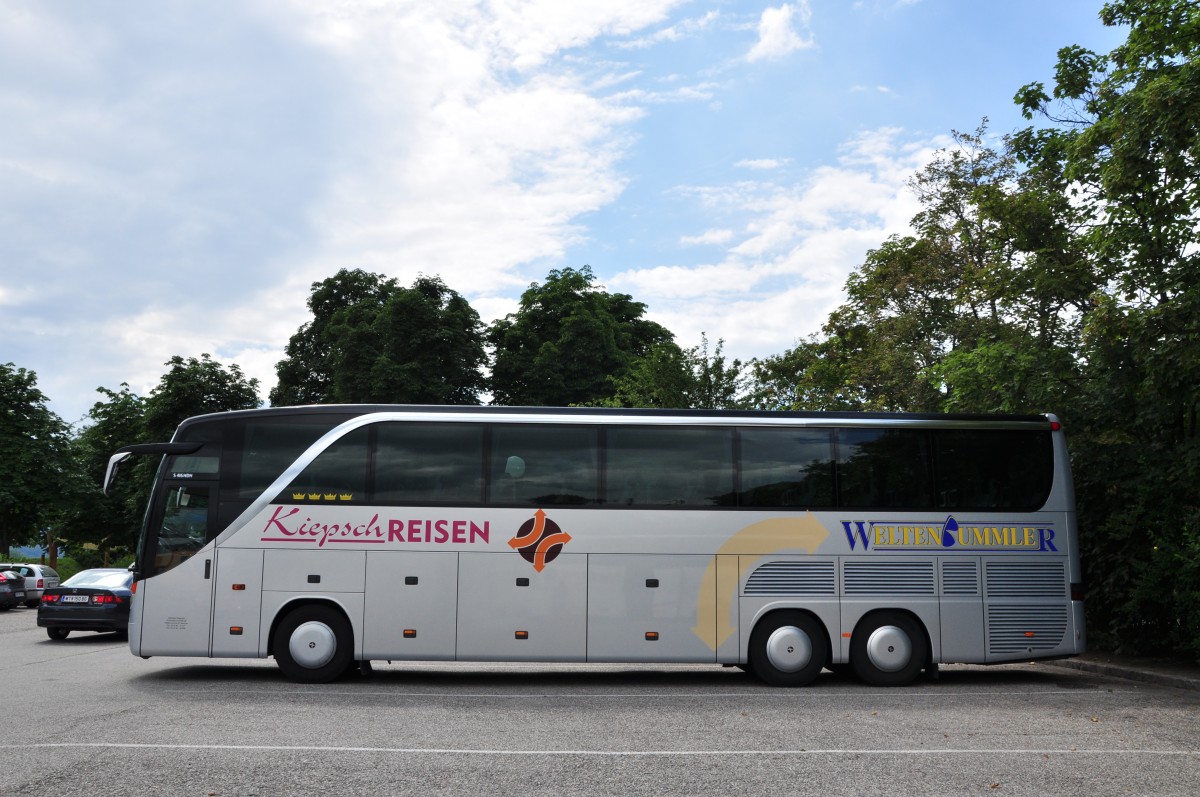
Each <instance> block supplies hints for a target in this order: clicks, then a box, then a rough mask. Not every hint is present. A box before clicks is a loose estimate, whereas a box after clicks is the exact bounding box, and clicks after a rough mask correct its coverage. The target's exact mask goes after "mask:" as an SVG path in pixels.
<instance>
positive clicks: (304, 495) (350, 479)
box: [279, 427, 370, 504]
mask: <svg viewBox="0 0 1200 797" xmlns="http://www.w3.org/2000/svg"><path fill="white" fill-rule="evenodd" d="M369 431H370V430H369V428H367V427H364V428H362V429H355V430H354V431H353V432H349V433H348V434H346V435H344V436H342V437H341V438H339V439H338V440H335V441H334V442H333V443H332V444H330V446H329V447H328V448H326V449H325V450H324V451H322V452H321V453H320V454H318V455H317V458H316V459H314V460H313V461H312V462H310V463H309V464H308V467H306V468H305V469H304V470H303V471H301V473H300V475H299V476H297V477H296V478H295V479H293V480H292V483H291V484H289V485H288V487H287V489H286V490H284V491H283V493H282V494H281V495H280V496H279V501H280V503H320V504H332V503H349V502H351V501H356V502H359V503H361V502H363V501H365V500H366V495H367V464H368V454H367V435H368V432H369Z"/></svg>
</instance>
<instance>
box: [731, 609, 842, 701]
mask: <svg viewBox="0 0 1200 797" xmlns="http://www.w3.org/2000/svg"><path fill="white" fill-rule="evenodd" d="M828 658H829V639H828V637H826V636H825V629H824V628H822V627H821V624H820V623H818V622H817V621H816V620H815V619H813V617H812V616H811V615H809V614H805V613H804V612H798V611H782V612H773V613H772V614H769V615H767V616H766V617H764V618H763V619H762V620H760V621H759V622H758V625H756V626H754V632H753V633H752V634H750V669H751V670H752V671H753V672H754V674H755V675H756V676H758V678H759V679H760V680H762V681H763V682H764V683H767V684H770V685H771V686H804V685H805V684H808V683H811V682H812V680H813V679H814V678H816V677H817V674H818V673H820V672H821V668H822V667H824V666H825V662H826V660H827V659H828Z"/></svg>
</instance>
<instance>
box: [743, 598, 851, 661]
mask: <svg viewBox="0 0 1200 797" xmlns="http://www.w3.org/2000/svg"><path fill="white" fill-rule="evenodd" d="M790 612H799V613H800V614H805V615H808V617H810V618H811V619H812V620H813V622H815V623H816V624H817V626H818V627H820V629H821V630H822V631H823V632H824V633H825V643H826V652H825V658H826V661H825V662H824V663H825V664H828V663H829V660H831V659H832V658H833V637H832V635H831V634H830V632H829V624H828V623H826V622H825V620H824V619H822V617H821V615H820V613H818V612H816V611H813V609H811V608H809V607H807V606H797V605H795V604H773V605H771V606H768V607H764V609H763V610H762V611H760V612H759V613H758V614H757V615H755V617H754V621H753V622H752V623H751V624H750V627H749V629H748V630H747V632H746V634H745V640H746V642H745V649H744V650H743V654H744V656H745V659H746V661H745V663H747V664H748V663H749V662H750V653H751V651H750V637H751V636H753V634H754V629H756V628H758V627H759V625H761V624H762V623H765V622H770V621H771V620H772V618H774V617H776V616H778V615H781V614H786V613H790Z"/></svg>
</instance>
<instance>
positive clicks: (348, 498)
mask: <svg viewBox="0 0 1200 797" xmlns="http://www.w3.org/2000/svg"><path fill="white" fill-rule="evenodd" d="M338 498H340V499H342V500H343V501H351V500H353V499H354V494H353V493H342V494H341V495H339V496H338Z"/></svg>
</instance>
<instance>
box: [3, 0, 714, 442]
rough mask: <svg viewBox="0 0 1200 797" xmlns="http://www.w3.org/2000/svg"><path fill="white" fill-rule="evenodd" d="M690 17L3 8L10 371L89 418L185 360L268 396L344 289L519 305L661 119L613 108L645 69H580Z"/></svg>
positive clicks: (365, 0) (506, 2) (371, 3)
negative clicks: (601, 41)
mask: <svg viewBox="0 0 1200 797" xmlns="http://www.w3.org/2000/svg"><path fill="white" fill-rule="evenodd" d="M679 4H680V0H582V1H581V2H572V3H562V2H559V0H524V1H521V2H518V0H445V2H438V3H406V4H397V3H394V2H390V0H389V1H385V0H334V1H333V2H329V3H320V4H312V3H308V2H301V0H296V2H294V3H292V4H291V5H283V4H276V3H264V2H261V0H256V1H255V2H250V3H238V2H232V0H229V1H228V2H217V3H216V4H215V7H211V6H176V5H171V4H161V3H156V2H150V1H149V0H144V1H139V0H131V2H129V3H127V4H120V5H117V6H107V5H106V6H104V7H95V6H93V5H92V4H79V5H68V6H62V5H46V4H36V5H27V6H21V7H16V8H14V7H11V6H6V7H4V8H3V9H0V118H3V119H5V124H4V125H3V126H2V127H0V153H3V160H2V161H0V183H2V184H3V185H4V186H5V190H4V192H3V195H2V196H0V262H2V263H4V266H3V270H2V271H0V301H3V303H4V307H5V312H4V313H0V340H4V341H14V342H16V345H15V346H14V347H13V349H12V350H11V352H10V353H9V354H8V355H7V357H8V358H10V359H13V360H14V361H20V363H21V364H22V365H23V366H24V365H27V364H28V365H29V366H37V363H39V362H53V368H52V369H48V368H46V367H45V366H42V367H41V369H40V370H41V373H40V375H39V376H40V377H41V385H42V387H43V390H44V392H46V393H47V394H48V395H50V396H52V397H53V398H54V400H55V401H56V403H57V404H58V405H59V406H61V407H65V408H69V409H63V410H62V412H63V414H64V416H65V417H68V419H70V420H74V418H76V417H78V415H79V414H80V413H81V412H82V410H81V409H78V408H81V407H85V406H86V405H87V404H90V401H91V399H92V396H91V389H92V387H94V386H96V385H106V386H115V385H117V384H119V383H120V382H122V381H128V382H130V384H131V385H134V387H135V389H138V388H140V389H142V390H145V389H148V388H149V387H152V386H153V384H154V382H155V381H156V380H157V378H158V376H160V375H161V374H162V373H163V368H162V363H163V362H165V361H166V360H167V359H169V358H170V357H171V356H173V355H176V354H179V355H182V356H185V357H188V356H199V354H200V353H202V352H205V351H208V352H210V353H212V354H213V356H214V357H216V358H217V359H219V360H222V358H223V357H224V358H226V359H223V360H222V361H223V362H234V361H235V360H234V359H233V358H237V360H236V361H238V362H239V363H240V364H241V366H242V368H243V369H244V370H245V371H246V373H247V374H248V375H250V376H255V377H258V378H259V379H260V380H262V381H263V383H264V387H265V388H269V387H270V386H271V385H272V384H273V383H274V361H275V360H277V359H278V358H279V357H281V356H282V350H283V345H284V344H285V342H286V340H287V338H288V336H289V335H290V334H292V333H293V332H295V330H296V329H297V328H298V327H299V326H300V324H302V323H303V322H304V321H305V320H306V319H307V309H306V307H305V304H304V301H305V299H306V298H307V295H308V290H309V285H310V284H311V283H312V282H314V281H318V280H321V279H324V278H326V277H328V276H330V275H332V274H333V273H334V272H335V271H336V270H338V269H339V268H343V267H345V268H355V267H358V268H364V269H367V270H370V271H376V272H382V273H385V274H388V275H389V276H394V277H397V278H398V279H399V280H400V281H401V282H403V283H407V282H409V281H411V279H413V278H414V277H415V276H416V275H417V273H419V272H424V273H429V274H439V275H441V276H442V277H443V278H444V279H445V280H446V282H447V284H448V285H449V286H450V287H452V288H454V289H456V290H458V291H460V292H461V293H464V294H465V295H467V296H468V298H470V299H471V300H472V301H473V302H474V301H475V296H483V297H489V296H499V295H501V294H504V293H506V292H516V293H519V291H520V289H521V288H523V287H524V286H525V285H526V284H528V282H529V281H530V274H531V273H538V274H544V271H543V270H542V269H543V268H544V265H545V264H546V263H547V262H550V263H554V264H555V265H557V263H556V262H555V261H557V260H558V259H559V258H561V257H562V256H563V253H564V252H565V251H566V250H567V248H568V247H570V246H571V245H573V244H575V243H578V242H580V241H582V240H583V239H584V238H585V236H586V230H585V229H584V227H583V226H582V225H581V222H580V217H581V216H582V215H584V214H587V213H591V212H594V211H596V210H598V209H600V208H602V207H604V206H605V205H607V204H609V203H611V202H612V201H613V200H614V199H615V198H616V197H617V196H618V195H619V194H620V193H621V191H622V190H623V188H624V186H625V184H626V181H627V179H628V178H627V177H626V176H625V175H623V174H622V173H621V171H620V170H619V164H620V162H621V159H622V158H623V157H624V156H625V154H626V152H627V151H628V148H629V146H630V145H631V143H632V141H633V140H634V139H633V128H632V126H633V125H634V123H636V122H637V121H638V120H639V119H640V118H642V115H643V114H644V111H643V108H644V106H645V105H647V104H648V103H651V102H663V101H667V100H668V99H669V98H668V97H667V96H665V95H663V96H651V95H641V96H639V95H638V94H637V93H636V92H631V93H628V94H625V95H606V94H605V93H604V92H605V90H606V87H611V86H612V85H613V84H614V83H617V82H629V81H631V80H633V79H634V77H636V75H637V73H638V70H637V69H631V68H629V67H628V66H627V65H617V66H616V67H615V68H613V69H611V70H609V73H607V74H601V75H599V76H597V74H596V70H595V69H593V68H592V67H591V66H589V65H588V64H580V65H578V68H576V64H574V63H573V62H572V61H571V60H570V59H569V58H568V57H567V54H568V53H569V51H571V50H572V49H573V48H578V47H580V46H581V45H584V44H587V43H589V42H592V41H594V40H596V39H598V38H599V37H604V36H622V37H625V36H629V35H631V34H634V33H636V32H637V31H639V30H642V29H645V28H647V27H648V26H651V25H655V24H660V23H662V22H663V21H664V20H665V19H666V15H667V13H668V12H669V11H671V10H672V9H673V8H674V7H675V6H677V5H679ZM712 91H713V89H712V88H711V87H709V88H705V87H703V86H696V85H687V84H686V83H685V82H682V81H681V82H680V85H679V86H677V87H675V88H674V89H673V93H674V95H675V97H677V98H680V99H691V100H694V99H697V98H698V99H702V100H708V99H710V98H711V93H712ZM677 101H678V100H677ZM47 219H53V220H54V223H53V224H47V223H46V220H47ZM481 301H482V302H483V304H484V305H487V304H488V303H489V302H490V301H491V300H488V299H483V300H481ZM493 303H494V304H495V305H496V307H497V309H499V308H500V307H501V306H503V305H504V302H503V300H496V301H495V302H493ZM510 306H511V304H510ZM483 312H484V311H483V310H482V309H481V314H482V313H483ZM68 319H70V320H68ZM490 320H491V319H490V318H485V321H490ZM48 352H53V354H49V353H48Z"/></svg>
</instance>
